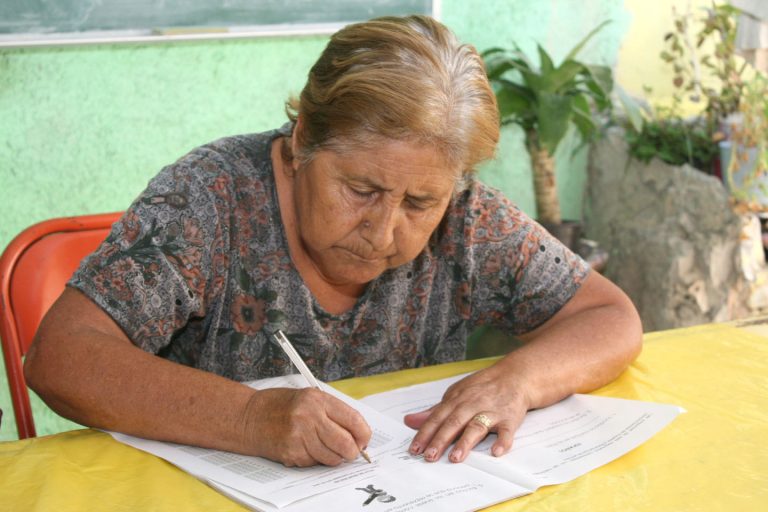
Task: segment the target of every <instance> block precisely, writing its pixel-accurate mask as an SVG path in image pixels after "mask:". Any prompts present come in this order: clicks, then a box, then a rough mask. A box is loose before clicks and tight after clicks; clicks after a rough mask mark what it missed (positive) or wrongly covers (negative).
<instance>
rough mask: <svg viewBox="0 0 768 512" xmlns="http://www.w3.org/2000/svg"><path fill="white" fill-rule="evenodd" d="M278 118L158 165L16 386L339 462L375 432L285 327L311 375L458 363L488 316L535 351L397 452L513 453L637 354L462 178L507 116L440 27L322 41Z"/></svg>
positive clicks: (147, 425) (422, 418)
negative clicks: (530, 418)
mask: <svg viewBox="0 0 768 512" xmlns="http://www.w3.org/2000/svg"><path fill="white" fill-rule="evenodd" d="M288 111H289V117H290V123H288V124H287V125H285V126H284V127H282V128H280V129H278V130H274V131H270V132H266V133H259V134H251V135H242V136H237V137H229V138H225V139H221V140H218V141H216V142H213V143H211V144H208V145H206V146H203V147H201V148H198V149H196V150H194V151H192V152H191V153H189V154H188V155H186V156H184V157H183V158H181V159H180V160H179V161H177V162H176V163H174V164H173V165H170V166H168V167H166V168H165V169H163V170H162V172H161V173H160V174H159V175H158V176H157V177H156V178H154V179H153V180H152V181H151V182H150V184H149V186H148V188H147V189H146V191H145V192H144V193H143V194H142V195H141V196H140V197H139V198H138V199H137V200H136V201H135V202H134V203H133V205H131V207H130V208H129V209H128V211H127V212H126V213H125V215H124V216H123V217H122V219H121V220H120V221H119V222H117V223H116V224H115V226H114V228H113V230H112V233H111V234H110V236H109V237H108V238H107V240H106V241H105V242H104V243H103V245H101V247H100V248H99V249H98V250H97V251H96V252H95V253H94V254H92V255H91V256H89V257H88V258H87V259H85V260H84V261H83V263H82V265H81V267H80V268H79V270H78V271H77V272H76V273H75V275H74V277H73V278H72V279H71V281H70V282H69V286H68V288H67V290H66V291H65V292H64V294H63V295H62V296H61V298H60V299H59V300H58V302H56V304H55V305H54V307H53V308H52V309H51V311H50V313H49V314H48V315H47V317H46V318H45V320H44V322H43V324H42V326H41V328H40V331H39V333H38V335H37V339H36V341H35V343H34V345H33V347H32V349H31V350H30V352H29V355H28V357H27V360H26V366H25V370H26V377H27V380H28V382H29V384H30V386H31V387H32V388H33V389H35V390H36V391H37V392H38V393H39V394H40V396H42V397H43V398H44V400H45V401H46V402H47V403H48V404H49V405H50V406H51V407H52V408H53V409H54V410H56V411H58V412H59V413H61V414H62V415H64V416H66V417H69V418H72V419H73V420H75V421H78V422H80V423H82V424H85V425H92V426H95V427H99V428H105V429H111V430H118V431H122V432H127V433H130V434H133V435H137V436H141V437H146V438H153V439H161V440H167V441H174V442H179V443H187V444H193V445H199V446H206V447H212V448H218V449H222V450H229V451H235V452H240V453H245V454H251V455H258V456H263V457H267V458H270V459H273V460H276V461H281V462H283V463H284V464H287V465H299V466H305V465H312V464H317V463H320V464H328V465H336V464H339V463H341V462H342V461H344V460H351V459H354V458H356V457H357V456H358V453H359V450H360V449H361V448H364V447H365V446H366V444H367V443H368V440H369V438H370V436H371V432H370V429H369V427H368V426H367V424H366V422H365V420H364V419H363V418H362V417H361V416H360V415H359V414H358V413H357V412H356V411H355V410H353V409H352V408H350V407H348V406H347V405H345V404H343V403H342V402H340V401H339V400H337V399H335V398H333V397H331V396H329V395H327V394H325V393H323V392H321V391H318V390H315V389H304V390H296V389H270V390H266V391H255V390H253V389H251V388H249V387H247V386H245V385H243V384H241V382H242V381H246V380H252V379H258V378H263V377H270V376H276V375H284V374H287V373H292V372H293V368H292V367H291V365H290V363H289V360H288V359H287V357H286V356H285V355H284V354H283V353H282V352H281V350H280V348H279V346H278V345H277V344H275V342H274V341H272V339H271V333H273V332H275V331H276V330H277V329H282V330H283V331H285V332H286V333H287V334H288V336H289V337H290V338H291V339H292V340H293V342H294V344H295V345H296V347H297V349H298V351H299V352H300V353H301V355H302V357H303V358H304V359H305V360H306V362H307V364H308V365H309V367H310V368H311V370H312V371H313V372H314V373H315V374H316V375H317V376H318V377H319V378H320V379H323V380H328V381H332V380H335V379H340V378H346V377H352V376H359V375H368V374H373V373H379V372H386V371H392V370H399V369H402V368H411V367H418V366H424V365H431V364H436V363H444V362H448V361H455V360H460V359H463V358H464V357H465V350H466V340H467V337H468V335H469V334H470V333H471V332H472V331H473V330H474V329H475V328H477V327H478V326H482V325H488V326H494V327H496V328H499V329H502V330H504V331H506V332H508V333H510V334H514V335H517V336H519V338H521V339H522V340H523V341H525V342H526V343H525V344H524V345H523V346H522V347H521V348H519V349H518V350H515V351H513V352H511V353H510V354H508V355H507V356H506V357H504V358H502V359H500V360H499V361H498V362H497V363H496V364H494V365H493V366H491V367H489V368H487V369H485V370H482V371H479V372H477V373H475V374H474V375H472V376H470V377H468V378H466V379H464V380H462V381H460V382H458V383H457V384H455V385H454V386H453V387H451V388H450V389H449V391H448V392H447V393H446V394H445V396H444V398H443V400H442V402H441V403H440V404H438V405H437V406H435V407H434V408H432V409H431V410H429V411H424V412H422V413H418V414H413V415H410V416H408V417H406V423H407V424H408V425H409V426H411V427H413V428H414V429H417V430H418V432H416V434H415V437H414V439H413V443H412V445H411V447H410V450H411V452H412V453H414V454H423V455H424V457H425V459H426V460H428V461H435V460H437V459H439V458H440V457H441V456H442V455H443V454H444V453H445V452H446V450H447V449H448V448H449V446H451V444H452V443H453V442H454V441H456V443H455V445H453V448H451V449H450V453H449V454H448V457H449V459H450V460H451V461H454V462H459V461H462V460H464V458H465V457H466V456H467V454H468V452H469V450H470V449H471V448H472V447H473V446H474V445H476V444H477V443H478V442H479V441H480V440H481V439H482V438H483V437H485V436H486V435H487V434H488V432H489V431H492V432H497V433H498V439H497V440H496V442H495V443H494V445H493V447H492V449H491V450H492V453H493V454H494V455H502V454H504V453H505V452H507V451H508V450H509V449H510V446H511V445H512V437H513V434H514V432H515V429H516V428H517V426H518V425H519V424H520V422H521V420H522V418H523V416H524V415H525V413H526V411H527V410H529V409H532V408H537V407H542V406H545V405H548V404H551V403H553V402H556V401H558V400H560V399H562V398H564V397H566V396H567V395H569V394H571V393H574V392H583V391H589V390H592V389H595V388H597V387H599V386H602V385H603V384H606V383H607V382H609V381H610V380H612V379H613V378H615V377H616V376H617V375H618V374H619V373H620V372H621V371H622V370H623V369H624V368H625V367H626V366H627V364H628V363H629V362H630V361H631V360H632V359H633V358H634V357H635V356H636V355H637V354H638V352H639V350H640V339H641V328H640V322H639V319H638V316H637V314H636V312H635V310H634V308H633V306H632V304H631V303H630V301H629V300H628V299H627V297H626V296H625V295H624V294H623V293H622V292H621V291H620V290H619V289H618V288H617V287H616V286H614V285H613V284H611V283H610V282H609V281H607V280H606V279H605V278H603V277H602V276H600V275H598V274H597V273H594V272H590V271H589V268H588V266H587V265H586V264H585V262H584V261H583V260H581V259H580V258H579V257H578V256H576V255H574V254H572V253H571V252H569V251H568V249H566V248H565V247H564V246H562V245H561V244H559V243H558V242H557V241H556V240H554V239H553V238H552V237H550V236H549V235H548V234H547V233H546V232H545V231H544V230H543V229H542V228H541V227H540V226H539V225H537V224H536V223H535V222H533V221H532V220H531V219H529V218H528V217H526V216H525V215H524V214H523V213H522V212H521V211H520V210H518V209H517V208H516V207H515V206H514V205H512V204H511V203H510V202H509V201H508V200H507V199H505V198H504V197H503V196H502V195H501V194H500V193H499V192H498V191H496V190H493V189H491V188H489V187H486V186H484V185H483V184H481V183H480V182H478V181H477V180H476V179H475V178H474V176H473V169H474V167H475V166H476V165H477V163H478V162H480V161H482V160H484V159H487V158H489V157H491V156H492V155H493V152H494V149H495V146H496V142H497V139H498V129H499V128H498V126H499V123H498V114H497V110H496V103H495V98H494V95H493V92H492V91H491V89H490V88H489V85H488V82H487V80H486V77H485V73H484V68H483V63H482V61H481V59H480V57H479V56H478V55H477V53H476V52H475V51H474V49H473V48H471V47H469V46H467V45H461V44H459V43H458V42H457V41H456V40H455V38H454V36H453V35H452V34H451V33H450V32H449V31H448V30H447V29H446V28H445V27H444V26H442V25H441V24H439V23H437V22H435V21H434V20H432V19H429V18H426V17H419V16H411V17H407V18H381V19H377V20H373V21H369V22H365V23H360V24H355V25H351V26H348V27H346V28H344V29H342V30H341V31H339V32H338V33H337V34H335V35H334V36H333V37H332V38H331V40H330V42H329V44H328V46H327V47H326V49H325V51H324V52H323V54H322V55H321V56H320V59H319V60H318V62H317V63H316V64H315V65H314V67H313V68H312V70H311V72H310V73H309V80H308V83H307V85H306V87H305V88H304V90H303V91H302V93H301V96H300V99H299V101H298V102H295V104H294V103H291V104H290V106H289V108H288Z"/></svg>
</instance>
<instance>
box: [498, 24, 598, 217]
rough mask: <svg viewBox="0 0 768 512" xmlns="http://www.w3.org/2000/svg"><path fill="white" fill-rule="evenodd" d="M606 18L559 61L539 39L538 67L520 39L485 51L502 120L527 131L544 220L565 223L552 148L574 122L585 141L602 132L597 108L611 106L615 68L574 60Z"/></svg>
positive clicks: (538, 206) (558, 142)
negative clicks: (556, 60)
mask: <svg viewBox="0 0 768 512" xmlns="http://www.w3.org/2000/svg"><path fill="white" fill-rule="evenodd" d="M606 23H608V22H607V21H605V22H603V23H601V24H600V25H599V26H598V27H596V28H595V29H594V30H592V31H591V32H590V33H589V34H587V36H586V37H585V38H584V39H582V40H581V41H580V42H579V43H578V44H577V45H576V46H575V47H574V48H573V49H572V50H571V51H570V52H569V53H568V55H567V56H566V57H565V59H564V60H563V62H562V63H561V64H560V65H558V66H555V64H554V63H553V62H552V58H551V57H550V56H549V54H547V52H546V51H544V49H543V48H542V47H541V45H537V47H538V54H539V67H536V66H534V65H533V64H532V63H531V60H530V59H529V58H528V57H527V56H526V55H525V54H524V53H523V52H522V51H521V50H520V48H519V47H518V46H517V45H515V46H514V48H513V49H511V50H506V49H503V48H491V49H489V50H486V51H485V52H483V58H484V59H485V64H486V72H487V74H488V78H489V80H490V82H491V85H492V86H493V88H494V92H495V93H496V99H497V101H498V104H499V112H500V116H501V123H502V125H506V124H517V125H519V126H520V127H521V128H522V129H523V131H524V132H525V143H526V147H527V149H528V153H529V155H530V158H531V165H532V168H533V184H534V192H535V195H536V208H537V213H538V220H539V221H540V222H541V223H542V224H544V225H559V224H561V223H562V215H561V213H560V201H559V199H558V195H557V186H556V181H555V161H554V153H555V150H556V149H557V146H558V144H560V141H561V140H562V139H563V137H564V136H565V134H566V132H567V130H568V127H569V125H571V124H573V125H575V126H576V128H577V129H578V132H579V134H580V136H581V140H582V141H583V142H585V143H586V142H589V141H591V140H592V139H593V138H594V137H595V136H596V135H597V134H598V133H599V129H598V128H599V126H598V122H597V117H596V113H598V112H605V111H607V110H608V109H610V105H611V103H610V98H609V94H610V91H611V89H612V87H613V77H612V73H611V69H610V68H609V67H607V66H597V65H589V64H584V63H582V62H579V61H577V60H576V56H577V54H578V53H579V52H580V51H581V49H582V48H583V47H584V45H586V44H587V42H588V41H589V40H590V39H591V38H592V36H594V35H595V33H597V32H598V31H599V30H600V29H602V28H603V26H605V24H606ZM515 75H517V76H515Z"/></svg>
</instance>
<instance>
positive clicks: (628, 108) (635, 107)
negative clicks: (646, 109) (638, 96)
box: [616, 86, 643, 133]
mask: <svg viewBox="0 0 768 512" xmlns="http://www.w3.org/2000/svg"><path fill="white" fill-rule="evenodd" d="M616 96H617V97H618V98H619V103H620V104H621V106H622V108H623V109H624V113H625V114H626V115H627V120H628V121H629V124H630V126H632V129H633V130H635V132H638V133H639V132H640V131H641V130H642V129H643V114H642V111H641V109H640V105H639V104H638V102H637V101H636V100H635V99H634V98H632V97H631V96H630V95H629V94H627V92H626V91H625V90H624V89H623V88H622V87H621V86H619V87H616Z"/></svg>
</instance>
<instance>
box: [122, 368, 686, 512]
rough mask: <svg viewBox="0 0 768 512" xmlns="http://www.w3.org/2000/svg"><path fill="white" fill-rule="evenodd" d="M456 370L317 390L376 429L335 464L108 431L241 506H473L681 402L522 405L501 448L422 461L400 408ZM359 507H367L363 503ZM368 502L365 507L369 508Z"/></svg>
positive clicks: (609, 453) (418, 403)
mask: <svg viewBox="0 0 768 512" xmlns="http://www.w3.org/2000/svg"><path fill="white" fill-rule="evenodd" d="M462 377H464V375H460V376H456V377H451V378H449V379H443V380H441V381H435V382H430V383H426V384H419V385H416V386H410V387H408V388H401V389H397V390H394V391H389V392H386V393H379V394H377V395H371V396H369V397H366V398H364V399H363V400H361V401H355V400H353V399H352V398H350V397H347V396H345V395H342V394H341V393H339V392H338V391H336V390H334V389H333V388H331V387H329V386H326V385H323V390H324V391H327V392H328V393H331V394H333V395H334V396H336V397H338V398H340V399H341V400H344V401H345V402H346V403H348V404H350V405H351V406H353V407H355V408H356V409H357V410H358V411H360V412H361V414H362V415H363V416H364V417H365V418H366V420H367V421H368V423H369V425H370V426H371V428H372V429H373V431H374V433H375V434H374V437H373V438H372V440H371V443H370V444H369V446H368V453H369V454H370V455H371V458H372V459H373V461H374V462H373V464H368V463H366V462H365V461H364V460H363V459H362V458H360V459H358V460H356V461H354V462H350V463H345V464H342V465H341V466H338V467H333V468H331V467H325V466H316V467H312V468H286V467H284V466H283V465H281V464H278V463H275V462H272V461H269V460H266V459H262V458H259V457H247V456H243V455H237V454H232V453H228V452H221V451H217V450H208V449H203V448H195V447H190V446H183V445H175V444H172V443H163V442H157V441H147V440H144V439H139V438H135V437H131V436H126V435H123V434H116V433H112V432H110V433H111V434H112V435H113V436H114V437H115V438H116V439H118V440H119V441H122V442H124V443H126V444H130V445H131V446H135V447H137V448H139V449H142V450H145V451H148V452H150V453H154V454H155V455H158V456H160V457H162V458H164V459H166V460H168V461H169V462H171V463H173V464H175V465H177V466H179V467H180V468H182V469H184V470H185V471H187V472H189V473H190V474H192V475H195V476H196V477H198V478H200V479H201V480H204V481H206V482H207V483H208V484H209V485H211V486H212V487H214V488H216V489H218V490H219V491H221V492H222V493H224V494H226V495H229V496H230V497H232V498H233V499H235V500H236V501H238V502H240V503H242V504H243V505H245V506H247V507H249V508H251V509H253V510H259V511H263V512H276V511H278V510H280V511H284V510H287V511H290V512H310V511H312V512H314V511H317V510H354V509H359V508H360V507H368V506H369V505H371V504H373V503H375V504H376V507H375V510H376V511H379V512H406V511H410V510H418V511H419V512H442V511H444V510H451V511H454V510H455V511H462V510H475V509H477V508H480V507H486V506H490V505H492V504H494V503H498V502H500V501H505V500H508V499H512V498H515V497H518V496H522V495H524V494H528V493H531V492H533V491H535V490H536V489H537V488H538V487H540V486H542V485H549V484H555V483H563V482H566V481H568V480H571V479H573V478H576V477H577V476H580V475H583V474H584V473H587V472H588V471H591V470H592V469H594V468H596V467H599V466H601V465H603V464H606V463H607V462H610V461H611V460H614V459H616V458H618V457H620V456H621V455H623V454H625V453H627V452H628V451H630V450H632V449H633V448H635V447H637V446H638V445H640V444H641V443H643V442H644V441H646V440H647V439H648V438H650V437H651V436H653V435H654V434H656V433H657V432H658V431H659V430H661V429H662V428H663V427H664V426H665V425H667V424H668V423H669V422H671V421H672V420H673V419H674V418H675V416H677V414H679V413H680V412H681V409H680V408H678V407H675V406H670V405H664V404H653V403H648V402H639V401H633V400H621V399H615V398H604V397H597V396H591V395H574V396H572V397H569V398H567V399H565V400H563V401H561V402H559V403H557V404H554V405H552V406H550V407H547V408H544V409H540V410H536V411H531V412H529V413H528V414H527V415H526V417H525V420H524V421H523V423H522V425H521V426H520V428H519V429H518V431H517V433H516V434H515V441H514V445H513V449H512V450H511V451H510V453H508V454H507V455H505V456H503V457H499V458H496V457H492V456H490V455H489V454H488V451H489V448H490V446H491V445H492V443H493V440H494V438H495V435H493V434H491V435H489V436H488V438H487V439H486V440H484V441H483V442H482V443H480V444H479V445H478V446H477V447H476V449H475V450H474V451H473V452H472V453H471V454H470V455H469V457H468V458H467V460H466V461H465V462H464V463H463V464H453V463H450V462H448V461H447V456H444V457H443V458H442V459H441V460H440V461H438V462H435V463H427V462H425V461H424V460H423V459H422V458H421V457H415V456H412V455H410V454H409V453H408V452H407V449H408V446H409V444H410V442H411V440H412V437H413V434H414V431H413V430H411V429H409V428H408V427H406V426H405V425H404V423H403V422H402V419H403V416H404V415H405V414H407V413H411V412H418V411H421V410H424V409H426V408H428V407H430V406H431V405H434V404H435V403H438V402H439V401H440V399H441V397H442V395H443V393H444V392H445V390H446V389H447V388H448V386H449V385H450V384H452V383H453V382H456V381H457V380H459V379H461V378H462ZM249 385H252V386H253V387H255V388H257V389H266V388H271V387H294V388H299V387H304V385H305V382H304V379H303V378H302V377H300V376H299V375H291V376H288V377H279V378H275V379H265V380H261V381H256V382H254V383H249ZM362 510H369V509H368V508H363V509H362ZM370 510H373V509H370Z"/></svg>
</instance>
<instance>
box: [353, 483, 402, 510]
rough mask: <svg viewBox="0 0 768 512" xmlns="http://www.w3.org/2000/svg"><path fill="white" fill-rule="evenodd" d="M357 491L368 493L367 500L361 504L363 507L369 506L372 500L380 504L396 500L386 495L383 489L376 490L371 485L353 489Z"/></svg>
mask: <svg viewBox="0 0 768 512" xmlns="http://www.w3.org/2000/svg"><path fill="white" fill-rule="evenodd" d="M355 490H357V491H363V492H367V493H368V498H366V500H365V501H364V502H363V506H366V505H370V504H371V503H372V502H373V500H376V501H380V502H382V503H392V502H393V501H395V500H396V499H397V498H395V497H394V496H392V495H390V494H387V493H386V492H384V490H383V489H376V488H375V487H374V486H373V484H368V485H366V486H365V487H355Z"/></svg>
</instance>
